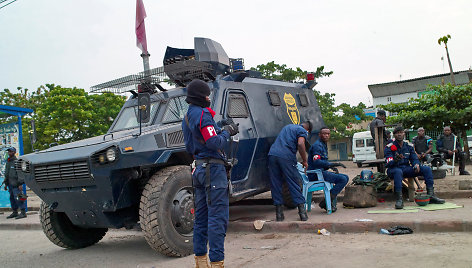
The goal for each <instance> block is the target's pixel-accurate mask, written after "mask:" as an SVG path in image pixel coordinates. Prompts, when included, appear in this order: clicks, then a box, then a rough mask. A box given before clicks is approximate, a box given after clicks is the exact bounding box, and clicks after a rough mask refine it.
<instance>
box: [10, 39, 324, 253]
mask: <svg viewBox="0 0 472 268" xmlns="http://www.w3.org/2000/svg"><path fill="white" fill-rule="evenodd" d="M195 78H198V79H202V80H204V81H206V82H208V85H209V86H210V88H211V90H212V92H211V95H210V98H211V108H212V109H213V110H214V111H216V115H215V121H216V122H218V121H221V120H223V119H229V118H232V119H233V120H234V121H235V122H236V123H239V129H240V133H239V134H237V135H236V136H235V138H236V139H235V140H234V141H233V142H230V144H231V145H230V146H228V148H227V149H226V154H227V155H228V157H229V158H232V159H237V160H238V161H237V162H236V161H233V163H234V167H233V168H232V170H231V172H230V177H231V188H230V195H231V197H230V199H231V202H235V201H238V200H241V199H244V198H247V197H250V196H254V195H257V194H259V193H263V192H266V191H268V190H270V185H269V176H268V167H267V158H268V157H267V154H268V152H269V148H270V146H271V144H272V143H273V142H274V141H275V139H276V137H277V135H278V133H279V131H280V130H281V129H282V127H284V126H285V125H287V124H299V123H301V122H303V121H306V120H308V119H309V120H311V122H312V124H313V126H314V127H313V129H314V131H313V134H312V135H310V139H311V142H313V139H315V135H316V133H317V131H319V129H320V128H321V127H322V125H323V120H322V118H321V114H320V110H319V107H318V104H317V102H316V99H315V97H314V94H313V92H312V90H311V89H312V87H313V86H314V84H316V83H315V82H314V79H309V82H308V83H305V84H303V83H288V82H281V81H274V80H268V79H262V78H261V75H260V73H258V72H254V71H247V70H244V67H243V60H242V59H231V58H229V57H228V56H227V54H226V53H225V51H224V50H223V48H222V47H221V45H220V44H219V43H217V42H214V41H212V40H210V39H206V38H195V47H194V49H177V48H171V47H168V48H167V51H166V54H165V58H164V66H163V67H159V68H155V69H150V70H147V71H144V72H142V73H139V74H137V75H130V76H126V77H123V78H119V79H116V80H113V81H110V82H107V83H103V84H100V85H97V86H94V87H92V92H97V93H99V92H108V91H111V92H115V93H123V92H126V91H130V92H131V93H133V94H132V96H130V97H129V99H128V100H127V101H126V102H125V104H124V106H123V108H122V109H121V111H120V113H119V114H118V116H117V117H116V119H115V121H114V122H113V124H112V125H111V127H110V129H109V130H108V132H107V133H106V134H105V135H101V136H98V137H94V138H89V139H85V140H82V141H77V142H73V143H69V144H63V145H58V146H55V147H51V148H49V149H47V150H43V151H39V152H35V153H31V154H28V155H24V156H22V157H20V159H19V164H18V165H17V169H18V171H19V174H20V176H22V177H24V179H25V182H26V184H27V185H28V186H29V187H30V188H31V189H32V190H33V191H34V192H35V193H36V194H37V195H38V196H39V197H40V198H41V199H42V200H43V202H42V204H41V208H40V219H41V224H42V228H43V231H44V233H45V234H46V236H47V237H48V238H49V239H50V240H51V241H52V242H53V243H54V244H56V245H58V246H61V247H64V248H82V247H87V246H90V245H93V244H95V243H97V242H98V241H100V239H102V237H103V236H104V235H105V233H106V232H107V230H108V229H109V228H133V227H134V226H137V224H138V223H139V225H140V227H141V229H142V231H143V232H144V234H145V238H146V240H147V242H148V243H149V245H150V246H151V247H152V248H153V249H154V250H156V251H158V252H160V253H162V254H165V255H168V256H186V255H189V254H192V251H193V248H192V232H193V220H194V215H193V212H194V210H193V208H194V206H193V195H192V192H193V190H192V182H191V174H190V167H189V165H190V164H191V163H192V161H193V158H192V156H191V155H189V154H188V153H187V152H186V151H185V146H184V138H183V134H182V119H183V118H184V115H185V114H186V111H187V108H188V104H187V103H186V102H185V95H186V85H187V84H188V83H189V82H190V81H192V79H195ZM164 82H167V83H170V84H172V85H175V88H173V89H168V90H166V89H164V87H163V86H162V84H163V83H164ZM136 89H137V92H136V91H135V90H136ZM146 92H147V95H146V94H145V93H146ZM141 94H142V95H141ZM287 193H288V192H287ZM286 196H287V203H288V204H289V203H290V202H291V200H289V199H290V197H289V195H288V194H286Z"/></svg>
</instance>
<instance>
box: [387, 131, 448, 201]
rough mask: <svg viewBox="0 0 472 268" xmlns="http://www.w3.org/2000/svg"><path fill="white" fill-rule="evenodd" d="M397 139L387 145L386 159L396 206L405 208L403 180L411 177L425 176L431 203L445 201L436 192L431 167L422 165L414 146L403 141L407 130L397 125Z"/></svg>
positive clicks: (394, 134) (395, 132)
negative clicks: (392, 183)
mask: <svg viewBox="0 0 472 268" xmlns="http://www.w3.org/2000/svg"><path fill="white" fill-rule="evenodd" d="M393 136H394V137H395V140H394V141H393V142H391V143H389V144H387V146H385V161H386V163H387V164H386V166H387V168H388V169H387V176H388V177H390V178H393V181H394V191H395V197H396V202H395V208H396V209H402V208H403V196H402V180H403V178H411V177H416V176H423V177H424V181H425V183H426V190H427V192H428V195H430V203H431V204H443V203H444V202H445V201H444V200H443V199H440V198H438V197H437V196H435V194H434V187H433V185H434V181H433V173H432V171H431V168H430V167H428V166H422V165H421V164H420V161H419V159H418V156H417V155H416V152H415V149H413V146H411V145H409V144H408V143H407V142H405V141H403V139H404V138H405V131H404V130H403V127H401V126H400V127H396V128H395V129H394V130H393Z"/></svg>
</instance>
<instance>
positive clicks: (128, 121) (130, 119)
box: [112, 102, 159, 131]
mask: <svg viewBox="0 0 472 268" xmlns="http://www.w3.org/2000/svg"><path fill="white" fill-rule="evenodd" d="M158 107H159V102H153V103H151V119H150V120H149V123H144V124H143V126H148V125H150V124H151V122H152V121H153V119H154V116H155V115H156V111H157V108H158ZM138 120H139V112H138V106H131V107H126V108H124V109H123V111H122V112H121V114H120V117H119V118H118V119H117V120H116V123H115V125H114V126H113V130H112V131H119V130H123V129H130V128H135V127H138V126H139V122H138Z"/></svg>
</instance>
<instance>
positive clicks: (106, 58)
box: [0, 0, 472, 106]
mask: <svg viewBox="0 0 472 268" xmlns="http://www.w3.org/2000/svg"><path fill="white" fill-rule="evenodd" d="M9 1H11V0H9ZM143 2H144V5H145V8H146V13H147V18H146V20H145V24H146V32H147V45H148V51H149V53H150V54H151V57H150V63H151V64H150V65H151V68H154V67H158V66H162V58H163V56H164V53H165V49H166V47H167V46H171V47H178V48H193V38H194V37H207V38H211V39H213V40H215V41H217V42H219V43H220V44H221V45H222V46H223V48H224V49H225V51H226V53H227V54H228V56H229V57H231V58H244V62H245V66H246V68H247V69H249V68H250V67H255V66H257V65H258V64H265V63H267V62H270V61H275V62H276V63H278V64H287V66H288V67H292V68H295V67H300V68H302V69H304V70H308V71H315V70H316V67H317V66H320V65H324V66H325V70H328V71H333V72H334V73H333V75H332V76H330V77H328V78H321V79H319V80H318V85H317V86H316V89H317V90H319V91H321V92H322V93H325V92H329V93H335V94H336V96H335V100H336V104H341V103H343V102H345V103H349V104H352V105H357V104H358V103H359V102H361V101H362V102H364V103H365V104H366V105H368V106H369V105H371V104H372V96H371V94H370V92H369V90H368V87H367V86H368V85H370V84H378V83H386V82H392V81H398V80H405V79H412V78H417V77H422V76H429V75H435V74H440V73H446V72H449V68H448V64H447V58H446V55H445V49H444V46H440V45H438V43H437V40H438V38H439V37H442V36H444V35H446V34H450V35H451V37H452V39H451V40H450V41H449V43H448V48H449V54H450V56H451V60H452V65H453V69H454V71H462V70H467V69H469V68H471V66H472V53H470V52H471V51H470V50H471V49H470V48H471V47H472V22H471V20H470V11H471V5H470V0H462V1H461V0H449V1H435V0H415V1H411V0H409V1H406V0H397V1H384V0H376V1H373V0H370V1H367V0H357V1H346V0H345V1H338V0H331V1H319V0H307V1H304V0H299V1H279V0H272V1H259V0H251V1H247V0H240V1H221V0H220V1H210V0H199V1H190V0H172V1H158V0H143ZM135 15H136V1H135V0H81V1H72V0H17V1H16V2H14V3H12V4H10V5H8V6H6V7H5V8H2V9H0V88H1V90H3V89H5V88H8V89H10V90H14V89H16V88H17V87H23V88H28V89H36V88H38V87H39V86H41V85H44V84H56V85H61V86H63V87H78V88H84V89H86V90H89V89H90V87H91V86H93V85H96V84H99V83H103V82H106V81H109V80H112V79H115V78H119V77H122V76H126V75H129V74H134V73H138V72H140V71H142V70H143V63H142V59H141V57H140V56H139V55H140V53H141V52H140V50H139V49H138V48H137V47H136V35H135ZM441 57H444V61H442V60H441Z"/></svg>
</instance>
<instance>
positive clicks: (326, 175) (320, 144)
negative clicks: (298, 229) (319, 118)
mask: <svg viewBox="0 0 472 268" xmlns="http://www.w3.org/2000/svg"><path fill="white" fill-rule="evenodd" d="M319 136H320V138H319V139H318V140H317V141H315V143H313V145H312V146H311V147H310V150H309V151H308V169H309V170H312V169H321V170H322V173H323V179H324V180H325V181H327V182H331V183H334V187H333V189H331V191H330V196H331V210H332V212H336V210H337V208H336V204H337V196H338V194H339V193H340V192H341V191H342V190H343V189H344V186H346V184H347V183H348V182H349V177H348V176H347V175H344V174H339V173H337V168H336V167H339V166H342V167H344V168H345V167H346V166H344V165H343V164H342V163H330V162H328V146H327V145H326V144H327V142H328V141H329V138H330V137H331V131H330V130H329V128H327V127H323V128H321V130H320V134H319ZM330 168H331V169H333V170H334V171H335V172H336V173H334V172H330V171H328V169H330ZM308 179H309V180H310V181H316V180H318V178H317V177H316V174H313V173H308ZM319 206H320V208H322V209H325V210H326V209H327V208H326V200H325V199H323V200H322V201H321V202H320V204H319Z"/></svg>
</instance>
